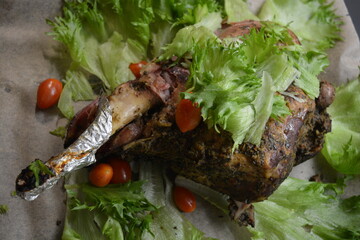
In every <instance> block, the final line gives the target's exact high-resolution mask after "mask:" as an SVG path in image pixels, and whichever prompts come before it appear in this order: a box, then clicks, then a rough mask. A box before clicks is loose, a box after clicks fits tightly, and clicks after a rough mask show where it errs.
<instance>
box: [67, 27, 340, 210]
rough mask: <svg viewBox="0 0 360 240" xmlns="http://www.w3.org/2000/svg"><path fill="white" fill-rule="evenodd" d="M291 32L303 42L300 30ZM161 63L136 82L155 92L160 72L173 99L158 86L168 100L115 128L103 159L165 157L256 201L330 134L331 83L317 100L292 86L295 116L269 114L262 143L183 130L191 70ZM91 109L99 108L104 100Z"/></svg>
mask: <svg viewBox="0 0 360 240" xmlns="http://www.w3.org/2000/svg"><path fill="white" fill-rule="evenodd" d="M260 27H261V24H260V23H259V22H254V21H247V22H242V23H234V24H230V25H226V26H225V27H224V28H223V29H221V30H220V31H219V32H218V34H219V36H221V37H222V38H224V37H226V36H230V37H234V36H239V35H243V34H246V33H248V32H249V31H250V29H252V28H255V29H259V28H260ZM291 35H292V36H293V38H294V39H293V41H294V42H295V43H298V39H297V38H296V37H295V35H293V34H292V33H291ZM279 44H284V43H279ZM150 66H152V65H151V64H150ZM158 66H161V67H155V68H154V67H149V69H148V70H145V71H143V73H142V76H141V77H140V78H139V79H136V80H134V81H135V82H142V81H145V82H146V83H147V86H150V89H152V88H151V86H152V85H151V84H149V83H150V82H151V81H149V78H150V79H153V78H154V77H149V76H156V79H157V80H158V82H160V83H171V84H170V87H169V88H165V89H166V90H168V91H166V94H165V96H166V97H165V98H164V97H162V95H161V94H162V93H164V91H162V92H161V93H158V92H156V90H158V89H159V87H156V89H155V90H154V89H152V90H151V91H152V92H153V93H156V95H157V96H159V97H160V98H161V100H162V104H160V106H158V107H155V108H152V110H150V111H148V112H146V113H144V114H143V115H142V116H141V117H139V118H137V119H136V120H134V121H132V122H131V123H130V124H128V125H126V126H125V127H124V128H123V129H122V130H120V131H118V132H117V133H115V134H114V135H113V136H112V137H111V139H110V140H109V142H108V143H107V144H105V145H104V146H103V147H102V148H101V149H100V150H99V151H98V157H99V158H101V157H102V156H104V155H106V154H110V153H112V152H117V154H120V155H122V156H123V157H124V158H125V159H130V158H142V159H144V158H147V159H150V160H155V161H160V162H162V163H166V164H167V165H168V166H169V167H170V168H172V169H173V170H174V171H175V172H176V173H178V174H181V175H183V176H185V177H187V178H190V179H192V180H194V181H196V182H199V183H201V184H204V185H207V186H209V187H211V188H213V189H215V190H217V191H219V192H222V193H225V194H228V195H229V196H230V197H231V198H232V199H234V200H236V201H241V202H244V203H251V202H256V201H261V200H264V199H266V198H267V197H268V196H269V195H270V194H272V193H273V191H274V190H276V189H277V187H278V186H279V185H280V184H281V182H282V181H283V180H284V179H285V178H286V177H287V176H288V175H289V173H290V171H291V169H292V168H293V166H294V165H295V164H297V163H299V162H302V161H304V160H306V159H308V158H310V157H312V156H314V155H315V154H316V153H318V152H319V151H320V149H321V147H322V144H323V137H324V134H325V133H326V132H328V131H330V126H331V121H330V119H329V116H328V114H327V113H326V107H327V106H328V105H330V104H331V102H332V98H333V97H331V96H333V93H334V88H333V87H332V86H331V85H330V84H328V83H326V82H323V83H322V84H321V91H320V96H319V98H318V99H317V100H312V99H310V98H309V97H308V96H307V95H306V94H305V93H304V92H303V91H302V90H301V89H300V88H298V87H296V86H294V85H291V86H290V87H289V88H288V89H287V91H286V92H287V94H286V93H285V94H284V98H285V101H286V102H287V106H288V107H289V109H290V111H291V115H289V116H287V117H285V118H283V119H280V120H275V119H272V118H271V119H269V120H268V122H267V124H266V128H265V132H264V133H263V136H262V140H261V143H260V145H259V146H255V145H253V144H250V143H242V144H240V145H239V146H238V147H237V148H236V149H235V150H234V151H232V147H233V140H232V137H231V135H230V133H228V132H226V131H220V132H217V131H215V129H209V128H208V127H207V125H206V124H205V123H202V124H200V125H199V126H198V127H197V128H196V129H194V130H193V131H190V132H186V133H182V132H181V131H180V130H179V129H178V127H177V126H176V124H175V108H176V105H177V103H178V101H179V100H180V97H179V93H180V92H181V91H184V90H185V83H186V80H187V78H188V76H189V71H188V70H187V69H185V68H184V67H182V65H181V61H178V60H177V61H172V60H169V61H167V62H164V63H159V64H158ZM160 89H162V88H160ZM89 108H96V105H95V104H93V106H92V107H89ZM84 112H85V113H86V112H94V111H93V110H89V109H85V110H84V111H82V112H80V113H79V114H78V116H77V117H76V118H75V120H74V121H75V122H76V121H77V122H86V121H82V120H81V116H83V115H84V116H87V115H86V114H84ZM79 119H80V120H79ZM76 125H77V124H75V123H74V122H73V123H72V124H70V127H69V129H68V135H69V136H70V137H67V141H66V142H67V143H70V142H71V141H70V140H69V139H70V138H73V137H74V136H76V135H79V134H80V133H77V131H76V128H77V127H76ZM85 125H86V124H85ZM83 127H84V126H83ZM85 128H86V126H85Z"/></svg>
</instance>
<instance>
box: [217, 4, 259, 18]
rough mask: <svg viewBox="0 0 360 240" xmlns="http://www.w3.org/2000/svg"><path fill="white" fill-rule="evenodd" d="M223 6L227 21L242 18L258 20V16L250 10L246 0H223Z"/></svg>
mask: <svg viewBox="0 0 360 240" xmlns="http://www.w3.org/2000/svg"><path fill="white" fill-rule="evenodd" d="M224 7H225V13H226V15H227V17H228V18H227V21H228V22H229V23H231V22H240V21H243V20H259V18H258V17H257V16H255V14H254V13H252V12H251V11H250V9H249V6H248V4H247V1H246V0H225V1H224Z"/></svg>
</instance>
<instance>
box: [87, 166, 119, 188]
mask: <svg viewBox="0 0 360 240" xmlns="http://www.w3.org/2000/svg"><path fill="white" fill-rule="evenodd" d="M112 176H113V169H112V167H111V166H110V164H107V163H100V164H97V165H95V166H94V167H93V168H92V169H91V171H90V173H89V181H90V183H91V184H93V185H95V186H97V187H105V186H106V185H108V184H109V183H110V180H111V178H112Z"/></svg>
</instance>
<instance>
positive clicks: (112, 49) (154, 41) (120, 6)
mask: <svg viewBox="0 0 360 240" xmlns="http://www.w3.org/2000/svg"><path fill="white" fill-rule="evenodd" d="M220 23H221V13H220V10H219V6H218V4H217V2H216V1H214V0H199V1H185V2H172V1H164V0H157V1H150V0H145V1H142V0H131V1H125V0H122V1H115V0H110V1H99V0H85V1H80V0H70V1H65V5H64V8H63V17H56V18H55V20H53V21H51V20H48V24H49V25H51V26H52V32H50V33H49V35H52V36H53V37H54V38H55V39H56V40H58V41H60V42H62V43H63V44H64V45H65V46H66V48H67V50H68V52H69V55H70V56H71V59H72V60H73V64H72V65H76V66H77V68H78V69H79V70H81V71H85V72H86V74H87V76H89V75H91V74H92V75H95V76H97V77H98V78H99V79H101V81H102V82H103V88H104V90H105V91H106V92H109V91H112V90H113V89H114V88H115V87H116V86H117V85H119V84H120V83H123V82H126V81H128V80H132V79H133V78H134V76H133V74H132V73H131V71H130V70H129V68H128V66H129V64H130V63H132V62H139V61H141V60H145V61H147V60H150V59H153V58H154V57H156V56H158V55H159V54H160V53H161V52H162V47H163V46H165V45H166V44H167V43H169V42H170V41H171V40H172V37H173V36H175V33H176V32H177V31H178V30H179V29H181V28H182V27H184V26H186V25H193V24H199V25H202V26H206V27H209V28H210V29H212V30H215V29H216V28H218V27H219V26H220ZM72 81H73V84H76V83H74V82H79V83H81V84H83V83H84V82H83V80H82V79H78V78H76V77H74V78H73V80H72ZM85 86H86V84H85ZM85 89H86V90H87V91H88V95H91V94H92V91H91V90H90V89H88V88H85ZM64 90H65V91H64V92H63V93H62V96H61V101H60V104H59V105H58V107H59V109H60V110H61V112H62V113H63V114H64V116H66V117H67V118H72V117H73V115H74V112H73V107H72V105H71V104H72V100H75V101H76V100H79V99H77V98H76V94H77V93H76V89H74V88H72V87H67V86H66V83H65V86H64ZM80 100H83V99H80Z"/></svg>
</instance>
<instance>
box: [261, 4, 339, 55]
mask: <svg viewBox="0 0 360 240" xmlns="http://www.w3.org/2000/svg"><path fill="white" fill-rule="evenodd" d="M332 5H333V3H327V1H326V0H298V1H289V0H267V1H265V3H264V5H263V6H262V8H261V10H260V12H259V14H258V17H259V19H260V20H262V21H265V20H268V21H272V22H276V23H279V24H281V25H283V26H288V27H289V28H290V29H291V30H292V31H293V32H294V33H295V34H296V35H297V36H298V37H299V38H300V41H301V43H302V45H303V46H304V47H305V49H307V50H308V51H309V50H313V51H325V50H327V49H329V48H331V47H333V46H334V45H335V42H336V41H337V40H340V39H341V38H340V35H339V32H340V25H341V24H342V22H341V20H340V17H339V16H337V15H336V13H335V11H334V8H333V6H332Z"/></svg>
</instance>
